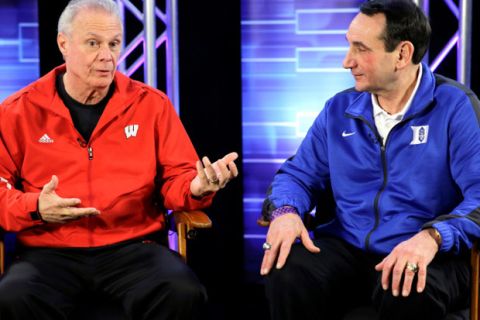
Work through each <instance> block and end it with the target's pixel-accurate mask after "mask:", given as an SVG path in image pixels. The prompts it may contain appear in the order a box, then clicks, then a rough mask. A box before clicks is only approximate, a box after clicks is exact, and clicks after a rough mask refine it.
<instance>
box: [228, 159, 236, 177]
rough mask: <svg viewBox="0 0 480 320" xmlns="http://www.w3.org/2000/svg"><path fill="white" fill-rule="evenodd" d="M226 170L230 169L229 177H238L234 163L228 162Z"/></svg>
mask: <svg viewBox="0 0 480 320" xmlns="http://www.w3.org/2000/svg"><path fill="white" fill-rule="evenodd" d="M227 166H228V168H229V169H230V175H231V176H232V177H234V178H235V177H236V176H238V169H237V165H236V164H235V162H233V161H232V162H230V163H228V164H227Z"/></svg>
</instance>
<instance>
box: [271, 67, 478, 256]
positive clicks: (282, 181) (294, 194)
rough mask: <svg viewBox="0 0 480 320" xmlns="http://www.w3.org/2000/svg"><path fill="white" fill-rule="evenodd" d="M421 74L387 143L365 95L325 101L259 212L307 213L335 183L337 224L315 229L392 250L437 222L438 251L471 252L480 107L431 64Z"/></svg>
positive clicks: (367, 246)
mask: <svg viewBox="0 0 480 320" xmlns="http://www.w3.org/2000/svg"><path fill="white" fill-rule="evenodd" d="M423 71H424V72H423V75H422V79H421V83H420V86H419V88H418V91H417V93H416V95H415V97H414V99H413V101H412V105H411V106H410V108H409V110H408V111H407V113H406V114H405V116H404V119H403V120H402V121H401V122H400V123H399V124H397V125H396V126H395V127H393V129H392V130H391V131H390V133H389V135H388V137H387V139H386V141H384V143H382V141H381V138H380V136H379V135H378V133H377V129H376V126H375V122H374V119H373V106H372V102H371V94H370V93H368V92H357V91H355V90H353V89H351V90H346V91H344V92H341V93H338V94H337V95H335V96H334V97H333V98H331V99H330V100H329V101H327V103H326V105H325V108H324V109H323V110H322V112H321V113H320V114H319V116H318V117H317V118H316V120H315V122H314V123H313V125H312V127H311V128H310V130H309V132H308V133H307V135H306V137H305V139H304V140H303V142H302V144H301V145H300V147H299V149H298V151H297V153H296V155H295V156H294V157H292V158H291V159H289V160H287V161H286V162H285V163H284V164H283V165H282V166H281V168H280V170H279V171H278V173H277V174H276V176H275V178H274V181H273V183H272V186H271V194H269V195H268V198H267V199H266V201H265V204H264V208H266V210H267V212H263V214H264V215H266V216H267V217H268V216H269V214H271V211H272V210H274V209H275V208H278V207H281V206H284V205H290V206H293V207H295V208H296V209H297V211H298V212H299V213H300V214H302V215H303V214H305V213H307V212H310V211H311V210H312V209H313V207H314V206H315V205H316V204H317V198H318V196H319V195H320V194H321V193H322V192H324V191H325V190H326V189H327V188H329V187H330V186H331V188H332V191H333V196H334V199H335V202H336V214H335V218H334V219H333V220H332V221H331V222H329V223H327V224H325V225H321V226H320V227H319V229H318V230H317V233H321V234H322V233H323V234H330V235H334V236H336V237H340V238H342V239H344V240H346V241H347V242H348V243H350V244H352V245H353V246H355V247H358V248H362V249H364V250H368V251H370V252H374V253H378V254H388V253H390V252H391V251H392V249H393V248H394V247H395V246H396V245H397V244H399V243H400V242H401V241H404V240H406V239H409V238H411V237H412V236H413V235H415V234H416V233H418V232H419V231H420V230H422V229H424V228H427V227H431V226H433V227H435V228H436V229H437V230H438V231H439V232H440V234H441V236H442V240H443V241H442V245H441V248H440V251H444V252H445V251H450V252H454V253H458V252H460V250H463V249H466V248H470V247H471V245H472V241H473V240H474V239H475V238H478V237H479V236H480V130H479V121H480V105H479V101H478V98H477V97H476V96H475V95H474V94H473V92H472V91H470V90H469V89H468V88H466V87H464V86H462V85H461V84H459V83H457V82H455V81H453V80H450V79H447V78H445V77H442V76H439V75H435V74H433V73H432V72H430V70H429V68H428V66H426V65H423ZM318 212H321V203H320V204H319V206H318V208H317V213H318Z"/></svg>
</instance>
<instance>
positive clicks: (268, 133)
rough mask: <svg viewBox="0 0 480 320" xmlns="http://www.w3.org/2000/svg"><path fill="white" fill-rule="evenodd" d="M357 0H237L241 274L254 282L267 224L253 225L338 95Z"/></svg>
mask: <svg viewBox="0 0 480 320" xmlns="http://www.w3.org/2000/svg"><path fill="white" fill-rule="evenodd" d="M360 3H361V1H359V0H357V1H355V0H261V1H260V0H242V20H241V27H242V98H243V112H242V118H243V124H242V126H243V171H242V173H243V178H244V190H245V193H244V198H243V201H244V210H245V212H244V227H245V233H244V243H245V252H244V255H245V262H246V266H245V267H246V275H247V278H248V279H250V281H258V280H259V276H258V274H259V270H260V263H261V258H262V255H263V252H262V249H261V246H262V243H263V242H264V241H265V235H266V228H262V227H259V226H257V224H256V220H257V218H258V217H259V215H260V212H261V207H262V202H263V200H264V197H265V193H266V190H267V188H268V186H269V184H270V182H271V181H272V178H273V175H274V174H275V172H276V171H277V170H278V168H279V166H280V165H281V164H282V163H283V162H284V161H285V159H287V158H288V157H290V156H292V155H293V154H295V151H296V149H297V147H298V146H299V144H300V142H301V140H302V138H303V137H304V136H305V133H306V131H307V130H308V128H309V127H310V125H311V124H312V123H313V120H314V119H315V117H316V116H317V115H318V113H319V112H320V111H321V110H322V108H323V105H324V103H325V102H326V100H327V99H328V98H329V97H331V96H332V95H334V94H335V93H336V92H338V91H341V90H343V89H346V88H349V87H351V86H353V79H352V77H351V75H350V73H349V72H348V70H345V69H343V68H342V60H343V58H344V56H345V54H346V52H347V50H348V44H347V41H346V39H345V33H346V31H347V29H348V25H349V23H350V21H351V19H352V18H353V17H354V16H355V15H356V14H357V13H358V6H359V4H360Z"/></svg>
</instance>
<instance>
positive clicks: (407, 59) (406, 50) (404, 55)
mask: <svg viewBox="0 0 480 320" xmlns="http://www.w3.org/2000/svg"><path fill="white" fill-rule="evenodd" d="M414 51H415V47H414V46H413V43H411V42H410V41H402V42H400V43H399V44H398V47H397V63H396V68H397V69H403V68H404V67H405V66H407V65H410V63H411V62H412V58H413V52H414Z"/></svg>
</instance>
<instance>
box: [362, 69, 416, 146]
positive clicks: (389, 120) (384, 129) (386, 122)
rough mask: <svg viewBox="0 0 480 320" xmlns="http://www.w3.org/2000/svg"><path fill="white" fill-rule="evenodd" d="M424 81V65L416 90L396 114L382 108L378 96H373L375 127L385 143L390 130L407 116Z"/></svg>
mask: <svg viewBox="0 0 480 320" xmlns="http://www.w3.org/2000/svg"><path fill="white" fill-rule="evenodd" d="M421 79H422V65H421V64H420V69H419V72H418V76H417V83H416V84H415V88H414V89H413V92H412V94H411V95H410V97H409V98H408V101H407V103H406V104H405V106H404V107H403V108H402V110H400V112H397V113H395V114H389V113H388V112H386V111H385V110H383V109H382V107H380V105H379V104H378V100H377V96H376V95H375V94H373V93H372V94H371V96H372V104H373V118H374V119H375V126H377V130H378V133H379V134H380V136H381V137H382V140H383V141H384V142H385V140H386V139H387V136H388V134H389V133H390V130H392V128H393V127H394V126H395V125H396V124H397V123H399V122H400V121H402V119H403V117H404V116H405V113H407V111H408V109H409V108H410V105H411V104H412V100H413V97H415V94H416V93H417V89H418V86H419V85H420V80H421Z"/></svg>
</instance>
